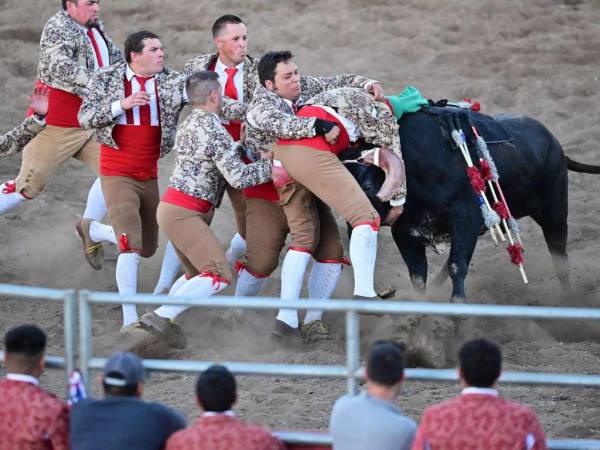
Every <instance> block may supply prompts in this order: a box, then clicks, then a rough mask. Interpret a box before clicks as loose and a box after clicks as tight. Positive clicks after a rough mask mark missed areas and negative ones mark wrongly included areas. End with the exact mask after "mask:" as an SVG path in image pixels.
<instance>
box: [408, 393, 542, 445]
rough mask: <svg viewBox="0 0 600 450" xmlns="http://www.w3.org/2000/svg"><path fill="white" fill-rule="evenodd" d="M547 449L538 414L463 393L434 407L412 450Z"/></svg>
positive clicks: (500, 400) (425, 416) (495, 399)
mask: <svg viewBox="0 0 600 450" xmlns="http://www.w3.org/2000/svg"><path fill="white" fill-rule="evenodd" d="M465 449H469V450H525V449H530V450H546V438H545V436H544V430H543V429H542V425H541V424H540V422H539V420H538V418H537V416H536V414H535V412H534V411H533V410H532V409H531V408H528V407H526V406H523V405H520V404H518V403H516V402H512V401H510V400H507V399H504V398H501V397H496V396H494V395H487V394H463V395H461V396H460V397H457V398H455V399H452V400H448V401H445V402H442V403H440V404H437V405H434V406H430V407H429V408H427V409H426V410H425V412H424V414H423V418H422V420H421V425H420V426H419V429H418V430H417V435H416V437H415V441H414V442H413V446H412V450H465Z"/></svg>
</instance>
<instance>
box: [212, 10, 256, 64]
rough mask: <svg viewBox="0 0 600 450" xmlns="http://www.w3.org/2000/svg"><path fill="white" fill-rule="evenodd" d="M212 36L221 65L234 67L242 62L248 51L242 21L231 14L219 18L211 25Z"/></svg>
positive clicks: (244, 27)
mask: <svg viewBox="0 0 600 450" xmlns="http://www.w3.org/2000/svg"><path fill="white" fill-rule="evenodd" d="M212 35H213V38H214V40H215V45H216V46H217V51H218V52H219V59H220V60H221V62H222V63H223V64H225V65H226V66H228V67H235V66H237V65H238V64H241V63H242V62H243V61H244V59H245V58H246V54H247V51H248V32H247V31H246V25H245V24H244V22H243V21H242V19H240V18H239V17H238V16H233V15H231V14H227V15H225V16H221V17H219V18H218V19H217V20H216V21H215V23H214V24H213V27H212Z"/></svg>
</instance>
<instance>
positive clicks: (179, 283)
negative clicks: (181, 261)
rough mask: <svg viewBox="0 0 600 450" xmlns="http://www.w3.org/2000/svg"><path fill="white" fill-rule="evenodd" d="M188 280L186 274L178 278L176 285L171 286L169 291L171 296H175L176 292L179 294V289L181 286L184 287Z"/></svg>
mask: <svg viewBox="0 0 600 450" xmlns="http://www.w3.org/2000/svg"><path fill="white" fill-rule="evenodd" d="M187 280H188V279H187V277H186V276H185V274H183V275H181V276H180V277H179V278H177V279H176V280H175V283H173V285H172V286H171V289H169V295H175V292H177V291H178V290H179V288H180V287H181V286H183V283H185V282H186V281H187Z"/></svg>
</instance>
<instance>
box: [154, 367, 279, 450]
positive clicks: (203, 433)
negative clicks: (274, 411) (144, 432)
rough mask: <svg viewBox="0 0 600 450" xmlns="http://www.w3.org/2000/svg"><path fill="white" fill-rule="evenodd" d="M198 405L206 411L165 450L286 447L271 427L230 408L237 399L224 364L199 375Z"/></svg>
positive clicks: (275, 448)
mask: <svg viewBox="0 0 600 450" xmlns="http://www.w3.org/2000/svg"><path fill="white" fill-rule="evenodd" d="M196 395H197V399H198V404H199V405H200V408H201V409H202V410H203V413H202V415H201V416H200V418H199V419H198V421H197V422H196V423H195V424H194V425H192V426H191V427H189V428H187V429H185V430H182V431H178V432H177V433H175V434H174V435H173V436H171V437H170V438H169V440H168V441H167V446H166V450H191V449H194V450H283V449H284V448H285V447H284V446H283V444H282V443H281V442H280V441H279V440H277V439H276V438H275V437H273V436H272V435H271V433H269V431H268V430H266V429H264V428H262V427H260V426H252V425H247V424H245V423H244V422H242V421H241V420H239V419H238V418H236V417H235V414H234V412H233V411H232V410H231V408H232V406H233V404H234V403H235V401H236V400H237V393H236V384H235V379H234V378H233V375H232V374H231V373H230V372H229V370H227V368H225V367H223V366H212V367H209V368H208V369H207V370H205V371H204V372H202V374H200V377H199V378H198V383H197V384H196Z"/></svg>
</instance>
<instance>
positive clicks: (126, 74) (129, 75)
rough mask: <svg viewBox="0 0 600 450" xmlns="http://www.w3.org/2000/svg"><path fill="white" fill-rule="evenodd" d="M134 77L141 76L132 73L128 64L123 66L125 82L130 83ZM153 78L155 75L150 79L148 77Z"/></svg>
mask: <svg viewBox="0 0 600 450" xmlns="http://www.w3.org/2000/svg"><path fill="white" fill-rule="evenodd" d="M135 75H138V76H141V75H139V74H137V73H135V72H134V71H133V70H132V69H131V67H129V64H127V65H126V66H125V76H126V77H127V81H131V79H132V78H133V77H134V76H135ZM155 77H156V75H152V77H150V78H155Z"/></svg>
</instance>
